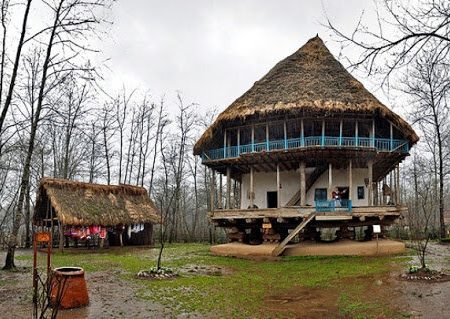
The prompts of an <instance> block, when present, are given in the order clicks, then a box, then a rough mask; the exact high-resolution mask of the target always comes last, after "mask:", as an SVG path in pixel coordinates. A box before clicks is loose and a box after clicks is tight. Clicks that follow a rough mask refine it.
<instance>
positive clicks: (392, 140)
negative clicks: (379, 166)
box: [389, 122, 394, 151]
mask: <svg viewBox="0 0 450 319" xmlns="http://www.w3.org/2000/svg"><path fill="white" fill-rule="evenodd" d="M389 124H390V137H391V139H390V142H389V151H392V149H393V148H394V127H393V126H392V123H391V122H389Z"/></svg>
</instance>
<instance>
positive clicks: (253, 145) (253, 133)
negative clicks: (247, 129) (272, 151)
mask: <svg viewBox="0 0 450 319" xmlns="http://www.w3.org/2000/svg"><path fill="white" fill-rule="evenodd" d="M254 151H255V125H254V124H252V152H254Z"/></svg>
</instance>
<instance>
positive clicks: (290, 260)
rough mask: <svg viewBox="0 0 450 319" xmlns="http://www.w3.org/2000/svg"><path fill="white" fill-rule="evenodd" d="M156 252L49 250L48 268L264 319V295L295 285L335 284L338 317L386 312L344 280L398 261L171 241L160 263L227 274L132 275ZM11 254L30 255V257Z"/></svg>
mask: <svg viewBox="0 0 450 319" xmlns="http://www.w3.org/2000/svg"><path fill="white" fill-rule="evenodd" d="M157 253H158V251H157V249H121V250H116V249H115V250H112V249H111V250H104V251H96V252H90V253H87V252H85V251H83V252H73V251H71V252H67V253H55V254H54V256H53V261H52V263H53V266H54V267H60V266H79V267H82V268H84V269H85V270H86V271H87V272H96V271H112V272H114V273H116V274H118V275H119V276H121V277H122V278H124V279H126V280H129V281H131V282H133V284H135V285H136V290H135V291H136V295H137V296H138V297H139V298H142V299H146V300H151V301H155V302H159V303H162V304H164V305H165V306H167V307H170V308H171V309H172V310H174V312H175V313H182V312H183V313H215V314H222V315H223V316H224V317H232V318H234V317H249V318H254V317H266V316H267V318H269V317H271V316H272V317H273V316H274V315H276V314H273V313H272V314H266V313H264V311H262V310H261V309H264V298H265V297H267V296H270V295H276V294H279V293H282V292H284V291H287V290H290V289H294V288H295V287H299V286H301V287H310V288H318V289H331V288H332V287H335V286H336V285H337V286H338V287H339V291H340V295H339V298H338V300H337V304H338V308H339V312H340V315H341V316H342V317H343V318H366V317H361V316H364V315H366V314H367V313H373V314H374V316H376V315H378V314H380V311H381V312H382V313H389V311H390V309H388V308H387V306H385V305H383V304H378V303H377V302H370V303H367V302H363V301H361V298H359V297H358V296H360V295H361V292H362V290H364V287H363V286H362V285H361V284H353V285H349V284H346V282H349V281H351V280H352V279H354V278H361V277H370V276H377V275H383V274H386V273H388V272H389V271H390V270H391V269H392V267H393V266H392V264H393V262H395V263H402V262H403V261H404V259H402V258H395V259H394V258H389V257H379V258H364V257H285V258H283V259H281V260H279V261H253V260H244V259H235V258H227V257H217V256H211V255H210V254H209V246H207V245H203V244H174V245H168V246H167V248H166V249H165V251H164V257H163V265H164V266H168V267H174V268H180V267H183V266H186V265H190V264H195V265H215V266H219V267H223V268H226V269H228V270H229V271H230V274H227V275H224V276H200V275H196V276H188V275H182V276H180V277H179V278H177V279H175V280H161V281H158V280H153V281H150V280H141V279H138V278H136V274H137V272H138V271H139V270H142V269H148V268H150V267H152V266H154V265H155V262H156V256H157ZM17 258H18V259H24V260H30V259H31V257H30V256H19V257H17ZM287 307H288V306H287ZM377 309H378V312H377ZM379 309H381V310H379ZM278 315H279V316H282V315H283V314H278ZM219 316H220V315H219ZM391 317H393V316H391ZM391 317H390V318H391ZM369 318H370V317H369Z"/></svg>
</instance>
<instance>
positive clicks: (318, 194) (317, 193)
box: [314, 188, 327, 200]
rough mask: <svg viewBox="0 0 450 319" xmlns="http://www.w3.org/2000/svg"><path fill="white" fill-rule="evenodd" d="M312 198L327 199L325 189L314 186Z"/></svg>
mask: <svg viewBox="0 0 450 319" xmlns="http://www.w3.org/2000/svg"><path fill="white" fill-rule="evenodd" d="M314 200H327V189H326V188H316V189H315V190H314Z"/></svg>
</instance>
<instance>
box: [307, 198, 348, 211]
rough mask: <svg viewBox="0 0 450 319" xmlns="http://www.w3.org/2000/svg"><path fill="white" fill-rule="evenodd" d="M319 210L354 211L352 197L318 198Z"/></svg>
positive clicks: (317, 209) (316, 202)
mask: <svg viewBox="0 0 450 319" xmlns="http://www.w3.org/2000/svg"><path fill="white" fill-rule="evenodd" d="M315 204H316V211H317V212H335V211H344V212H351V211H352V201H351V200H350V199H341V200H316V201H315Z"/></svg>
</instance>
